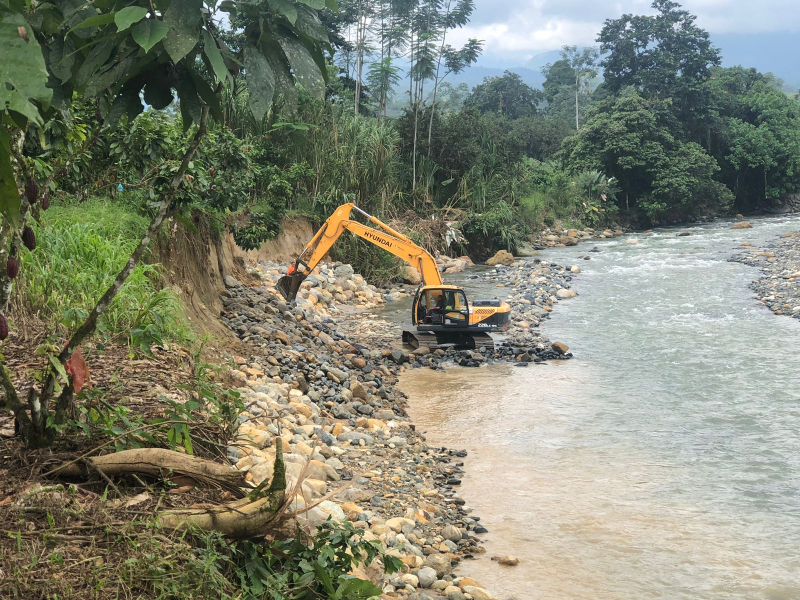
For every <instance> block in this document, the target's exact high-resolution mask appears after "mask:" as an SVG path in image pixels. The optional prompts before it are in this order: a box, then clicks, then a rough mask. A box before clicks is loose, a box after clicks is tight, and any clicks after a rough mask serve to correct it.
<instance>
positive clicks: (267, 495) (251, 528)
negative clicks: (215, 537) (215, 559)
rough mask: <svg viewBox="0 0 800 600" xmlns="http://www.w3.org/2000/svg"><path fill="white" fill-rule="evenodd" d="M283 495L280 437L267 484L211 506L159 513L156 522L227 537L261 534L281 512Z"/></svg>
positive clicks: (283, 475) (170, 526)
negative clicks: (239, 496)
mask: <svg viewBox="0 0 800 600" xmlns="http://www.w3.org/2000/svg"><path fill="white" fill-rule="evenodd" d="M285 495H286V465H285V463H284V462H283V446H282V444H281V439H280V438H277V439H276V440H275V469H274V472H273V475H272V481H271V482H270V484H269V487H268V488H266V489H263V485H260V486H258V487H257V488H255V489H254V490H252V491H251V492H250V493H249V494H248V496H247V497H246V498H242V499H241V500H236V501H235V502H229V503H227V504H223V505H220V506H214V507H211V508H187V509H173V510H167V511H164V512H163V513H161V515H160V519H159V523H160V524H161V526H162V527H164V528H166V529H201V530H204V531H217V532H219V533H221V534H223V535H224V536H226V537H230V538H239V539H242V538H252V537H256V536H260V535H264V534H265V533H266V530H267V528H268V526H269V525H270V524H271V523H272V522H273V520H275V519H276V518H277V517H278V516H280V514H281V509H282V508H283V507H284V504H285Z"/></svg>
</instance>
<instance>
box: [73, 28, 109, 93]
mask: <svg viewBox="0 0 800 600" xmlns="http://www.w3.org/2000/svg"><path fill="white" fill-rule="evenodd" d="M113 50H114V40H112V39H105V40H103V41H101V42H100V43H99V44H95V45H94V46H93V47H92V49H91V50H90V51H89V54H88V55H87V56H86V59H85V60H84V61H83V64H82V65H81V66H80V68H79V69H78V72H77V73H75V86H76V87H78V88H82V87H83V86H85V85H86V84H87V83H89V80H90V79H91V78H92V76H93V75H94V74H95V73H96V72H97V71H98V70H100V67H101V66H103V65H104V64H105V62H106V61H107V60H108V59H109V57H110V56H111V52H112V51H113Z"/></svg>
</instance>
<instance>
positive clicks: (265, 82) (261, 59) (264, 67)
mask: <svg viewBox="0 0 800 600" xmlns="http://www.w3.org/2000/svg"><path fill="white" fill-rule="evenodd" d="M244 71H245V73H246V75H247V85H248V87H249V88H250V111H251V112H252V113H253V116H254V117H255V118H256V120H257V121H261V119H263V118H264V115H265V114H267V111H268V110H269V109H270V107H271V106H272V98H273V96H274V95H275V75H274V73H273V72H272V67H270V65H269V62H268V61H267V59H266V57H265V56H264V55H263V54H262V53H261V52H260V51H259V50H258V48H256V47H255V46H250V45H248V46H245V48H244Z"/></svg>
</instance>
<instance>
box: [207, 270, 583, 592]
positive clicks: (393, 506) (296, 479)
mask: <svg viewBox="0 0 800 600" xmlns="http://www.w3.org/2000/svg"><path fill="white" fill-rule="evenodd" d="M282 271H285V268H282V267H279V266H277V265H271V264H266V263H263V264H260V265H259V268H254V269H251V270H250V275H251V276H253V277H254V279H256V278H257V279H258V280H259V281H258V283H259V285H251V286H248V285H243V284H242V283H240V282H239V281H236V280H234V279H232V278H229V279H228V280H227V281H226V284H227V285H228V289H227V291H226V293H225V294H224V297H223V298H222V301H223V304H224V306H225V310H224V312H223V314H222V320H223V322H224V323H225V324H226V325H228V327H230V328H231V329H232V330H233V331H234V332H236V334H237V335H238V336H239V338H240V339H241V340H242V341H243V342H246V343H247V345H248V347H249V348H250V349H251V350H250V355H249V356H237V357H235V363H236V364H235V368H232V369H230V370H229V372H228V374H227V376H228V378H229V383H230V384H231V385H234V386H235V387H237V388H238V389H239V391H240V393H241V395H242V396H241V397H242V399H243V402H244V405H245V407H246V410H245V411H244V412H243V413H242V414H241V416H240V423H241V425H240V429H239V437H238V440H237V443H236V444H235V445H232V446H231V447H229V449H228V457H229V459H230V460H231V461H232V462H233V463H234V464H236V466H237V467H238V468H240V469H243V470H246V471H247V472H248V474H247V479H248V481H250V483H251V484H253V485H257V484H259V483H261V482H262V481H264V480H265V479H269V478H270V477H271V476H272V468H273V461H274V452H275V451H274V447H275V441H276V438H278V437H280V438H281V439H282V440H283V445H284V449H285V459H286V463H287V464H286V466H287V477H288V480H289V488H290V489H292V490H293V491H292V492H291V493H293V494H294V499H293V509H294V510H295V512H296V513H297V519H298V521H299V522H300V523H302V524H303V525H305V526H306V527H309V528H311V527H314V526H316V525H318V524H319V523H321V522H323V521H325V520H326V519H327V518H329V517H330V518H333V519H336V520H339V521H342V520H345V519H347V520H349V521H351V522H352V523H353V524H354V526H355V527H357V528H359V529H362V530H363V531H364V536H365V537H366V538H367V539H374V540H380V541H381V542H382V544H383V545H384V546H385V547H386V548H387V550H388V551H389V552H390V553H391V554H393V555H395V556H397V557H398V558H400V559H401V561H402V562H403V563H404V564H405V565H406V568H405V572H403V573H399V574H395V575H385V574H383V573H381V572H380V570H379V569H377V568H371V569H368V570H367V572H364V573H359V574H360V575H361V576H364V577H369V578H370V579H372V580H373V581H375V582H376V583H378V584H379V585H380V586H381V587H382V589H383V590H384V598H387V599H388V598H404V599H406V598H407V599H409V600H423V599H425V598H430V599H436V598H448V599H449V600H469V599H470V598H471V599H472V600H485V599H491V598H493V596H492V595H491V594H490V593H489V592H488V591H487V590H485V589H484V588H482V587H481V586H480V584H478V583H477V582H475V581H474V580H471V579H470V578H469V577H463V576H461V575H460V573H459V570H460V568H461V565H460V561H461V560H463V559H465V558H469V557H472V556H475V555H477V554H480V553H483V548H482V547H481V545H480V538H479V537H478V535H479V534H481V533H485V532H486V530H485V529H484V528H482V527H481V525H480V518H479V516H477V515H472V514H471V511H470V509H469V508H467V507H466V506H465V503H464V501H463V500H462V499H461V498H459V496H458V492H457V489H458V485H459V484H460V482H461V480H460V474H461V473H462V466H463V463H462V462H460V459H461V458H462V457H463V456H465V455H466V453H465V452H463V451H457V450H447V449H444V448H432V447H430V446H428V445H427V444H426V442H425V440H424V438H423V437H422V436H420V435H419V434H417V432H416V431H415V427H414V424H413V423H411V422H410V420H409V419H408V417H407V415H406V399H405V397H404V395H403V394H402V393H401V392H399V391H397V390H395V389H394V386H395V384H396V383H397V381H398V377H399V376H400V374H401V373H402V371H403V370H404V369H406V368H413V367H431V368H434V369H437V368H442V367H445V366H447V365H448V364H458V365H464V366H478V365H480V364H483V363H485V362H492V361H495V360H512V361H515V362H518V363H520V364H527V363H528V362H540V361H542V360H547V359H556V358H564V357H569V356H570V355H569V353H568V349H567V347H566V345H564V344H558V343H556V344H551V343H550V342H548V341H547V340H546V339H545V338H544V337H542V336H541V334H540V333H539V332H538V330H537V329H536V327H537V326H538V324H539V323H540V322H541V321H542V320H543V319H544V318H546V316H547V314H549V312H550V311H551V310H552V308H553V306H554V305H555V304H556V303H557V302H558V301H559V300H561V299H566V298H567V297H571V296H572V295H574V292H572V290H571V289H570V287H569V284H570V281H571V278H572V277H573V276H574V274H575V273H576V272H578V269H577V268H573V269H568V268H564V267H560V266H557V265H554V264H551V263H547V262H540V261H538V260H537V261H530V262H522V261H514V262H513V263H512V264H510V265H508V266H505V265H501V266H498V267H497V268H495V269H494V270H492V271H490V272H488V273H485V274H483V275H480V276H481V277H485V278H487V279H488V280H490V281H492V282H494V284H495V285H498V286H508V287H511V288H512V291H511V294H510V296H509V302H510V303H511V305H512V311H513V315H514V317H513V327H512V330H511V332H510V333H509V334H508V336H507V339H506V340H505V341H504V342H503V343H501V344H498V346H497V348H496V350H495V351H488V352H487V351H484V352H477V351H453V350H447V351H443V350H436V351H434V352H429V351H427V350H422V349H418V350H416V351H413V352H412V351H409V350H408V349H404V348H402V346H401V345H400V344H399V342H398V340H399V335H398V334H399V328H398V327H397V326H391V325H390V326H388V327H387V323H385V322H384V321H382V320H381V319H380V318H379V317H376V316H374V314H373V313H371V312H369V310H370V309H373V310H374V309H375V308H377V307H379V306H381V305H382V304H383V303H384V302H385V301H386V300H385V297H386V296H387V295H389V294H391V293H392V292H388V293H387V292H386V291H381V290H379V289H377V288H375V287H373V286H369V285H368V284H366V283H365V282H364V280H363V278H361V277H360V276H359V275H357V274H355V273H353V271H352V269H351V268H350V267H349V265H323V266H322V267H321V268H320V269H319V271H318V272H316V273H315V274H314V275H312V276H310V277H309V278H308V280H307V282H308V283H307V284H305V285H304V286H303V288H301V292H300V295H299V297H298V302H297V304H296V305H295V306H288V305H287V304H286V303H285V302H284V301H283V299H282V298H281V297H280V296H279V295H278V293H277V291H276V289H275V282H276V281H277V279H278V278H279V277H280V275H281V274H282ZM406 291H407V290H406ZM394 293H395V294H404V293H405V292H401V291H400V290H395V291H394ZM498 559H499V560H501V562H505V563H507V564H513V563H514V562H515V559H514V558H513V557H498Z"/></svg>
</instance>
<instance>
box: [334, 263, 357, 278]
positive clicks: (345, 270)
mask: <svg viewBox="0 0 800 600" xmlns="http://www.w3.org/2000/svg"><path fill="white" fill-rule="evenodd" d="M333 273H334V275H336V277H341V278H342V279H350V278H351V277H352V276H353V273H355V271H353V267H351V266H350V265H339V266H338V267H336V268H335V269H334V270H333Z"/></svg>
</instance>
